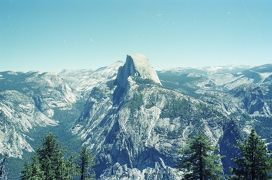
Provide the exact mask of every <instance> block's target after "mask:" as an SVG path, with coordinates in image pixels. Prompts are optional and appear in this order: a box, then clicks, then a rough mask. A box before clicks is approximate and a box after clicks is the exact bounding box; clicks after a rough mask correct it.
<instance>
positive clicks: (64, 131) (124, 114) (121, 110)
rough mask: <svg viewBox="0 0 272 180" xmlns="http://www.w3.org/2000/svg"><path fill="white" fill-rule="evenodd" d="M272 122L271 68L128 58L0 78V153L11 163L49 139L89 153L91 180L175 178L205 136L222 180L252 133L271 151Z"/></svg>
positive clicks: (0, 75) (12, 174)
mask: <svg viewBox="0 0 272 180" xmlns="http://www.w3.org/2000/svg"><path fill="white" fill-rule="evenodd" d="M271 121H272V65H271V64H266V65H262V66H257V67H248V66H228V67H203V68H175V69H168V70H161V71H156V70H155V69H154V68H153V67H152V66H151V65H150V64H149V61H148V59H147V58H146V57H145V56H143V55H140V54H136V55H128V56H127V57H126V60H125V62H124V63H123V62H121V61H119V62H116V63H114V64H112V65H110V66H107V67H103V68H99V69H97V70H73V71H70V70H64V71H61V72H59V73H50V72H12V71H6V72H0V123H1V125H0V154H2V155H5V154H6V155H8V156H9V157H10V159H11V162H14V164H17V165H18V163H17V162H23V161H25V160H26V159H27V158H28V156H30V155H31V152H33V151H34V149H35V148H36V147H37V146H38V141H39V139H41V137H42V135H43V134H45V133H46V132H48V131H53V132H55V133H57V135H58V137H60V141H61V143H62V144H63V145H67V146H68V148H69V149H71V150H73V151H77V150H78V148H80V146H81V145H87V146H89V147H90V149H91V152H92V154H93V155H94V156H95V158H96V166H95V172H96V175H97V177H98V178H99V179H178V177H179V176H180V175H182V172H179V171H178V169H177V168H176V167H177V164H178V162H179V161H180V160H181V159H182V155H181V154H180V153H179V152H180V149H182V148H183V147H185V146H186V142H187V140H188V139H189V138H191V137H193V136H195V135H196V134H198V133H199V132H204V133H205V134H206V135H207V136H208V137H209V138H210V140H211V142H212V143H213V144H214V145H216V146H217V147H218V151H219V153H220V154H221V155H222V156H223V158H222V165H223V167H224V172H225V173H229V169H228V167H230V166H232V165H233V162H232V161H231V159H232V158H233V157H234V155H235V154H236V152H237V149H236V146H235V144H236V142H237V140H239V139H242V138H244V137H246V136H247V135H248V134H249V132H250V130H251V129H252V128H254V129H256V131H257V133H258V134H259V135H261V136H262V137H263V138H264V139H266V142H267V144H268V147H269V148H270V149H272V146H271V142H272V136H271V130H272V123H271ZM11 164H12V163H11ZM19 164H20V163H19ZM21 164H22V163H21ZM15 169H16V168H15V166H14V165H11V166H10V167H9V171H10V173H9V174H10V178H9V179H16V178H18V176H19V175H18V172H19V170H20V168H17V169H18V170H17V171H16V170H15ZM16 173H17V176H16V175H15V174H16Z"/></svg>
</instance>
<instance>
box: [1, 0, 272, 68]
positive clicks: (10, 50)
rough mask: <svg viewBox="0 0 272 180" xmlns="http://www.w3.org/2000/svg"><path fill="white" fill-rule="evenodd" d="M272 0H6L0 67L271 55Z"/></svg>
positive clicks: (255, 59)
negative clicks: (141, 57)
mask: <svg viewBox="0 0 272 180" xmlns="http://www.w3.org/2000/svg"><path fill="white" fill-rule="evenodd" d="M271 8H272V1H271V0H156V1H155V0H0V70H1V71H3V70H19V71H26V70H42V71H58V70H61V69H82V68H85V69H88V68H91V69H96V68H98V67H101V66H105V65H109V64H111V63H114V62H115V61H117V60H124V59H125V56H126V54H130V53H142V54H145V55H146V56H148V57H149V59H150V62H151V63H152V65H153V66H154V67H155V68H157V69H164V68H170V67H177V66H179V67H184V66H186V67H188V66H192V67H198V66H215V65H229V64H239V65H240V64H244V65H260V64H265V63H271V62H272V10H271Z"/></svg>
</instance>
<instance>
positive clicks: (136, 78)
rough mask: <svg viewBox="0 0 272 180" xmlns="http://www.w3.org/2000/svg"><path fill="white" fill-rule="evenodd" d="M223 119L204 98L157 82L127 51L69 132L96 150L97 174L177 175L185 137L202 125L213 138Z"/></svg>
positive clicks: (220, 132)
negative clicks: (112, 76)
mask: <svg viewBox="0 0 272 180" xmlns="http://www.w3.org/2000/svg"><path fill="white" fill-rule="evenodd" d="M139 64H140V65H139ZM144 68H147V69H144ZM117 97H118V100H116V98H117ZM227 120H228V118H227V117H226V114H224V113H221V112H220V110H218V109H214V108H213V107H212V106H210V105H209V104H207V103H205V102H202V101H199V100H197V99H195V98H192V97H189V96H186V95H183V94H181V93H179V92H177V91H173V90H170V89H167V88H164V87H162V86H161V83H160V81H159V80H158V76H157V74H156V72H155V71H153V69H152V68H151V66H150V65H149V64H147V61H146V60H143V59H140V60H139V59H137V58H132V57H131V56H128V57H127V60H126V63H125V65H124V66H123V67H121V68H120V69H119V73H118V75H117V78H116V80H115V81H114V82H112V83H107V84H104V85H100V86H99V87H96V88H95V89H93V91H92V92H91V94H90V97H89V99H88V100H87V103H86V105H85V108H84V111H83V112H82V114H81V116H80V118H79V119H78V121H77V123H76V124H75V126H74V128H73V133H75V134H78V135H79V136H80V137H81V138H82V140H83V141H84V142H85V144H88V145H89V146H90V147H91V149H92V151H93V153H94V154H95V155H96V157H97V163H98V164H97V167H96V172H97V175H98V177H100V178H101V179H120V178H122V177H127V178H129V179H133V178H136V177H137V178H138V179H177V178H178V173H177V169H175V167H176V165H177V163H178V159H180V158H181V157H180V155H179V154H178V151H179V149H180V147H182V146H184V145H185V142H186V140H187V139H188V137H191V136H194V135H195V134H197V133H198V132H199V131H203V132H205V133H206V134H207V135H208V136H209V137H210V138H211V139H212V141H213V142H214V144H218V143H219V138H220V137H221V136H222V135H223V128H222V122H223V121H227Z"/></svg>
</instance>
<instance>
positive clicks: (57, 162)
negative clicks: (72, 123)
mask: <svg viewBox="0 0 272 180" xmlns="http://www.w3.org/2000/svg"><path fill="white" fill-rule="evenodd" d="M75 169H76V168H75V165H74V163H73V162H70V161H69V160H66V159H65V158H64V153H63V149H62V148H61V146H60V145H59V144H58V142H57V139H56V137H55V136H54V135H53V134H48V135H47V136H46V137H45V138H44V139H43V144H42V147H41V148H39V149H38V150H37V151H36V154H35V156H34V158H33V159H32V162H31V163H30V164H26V165H25V166H24V170H23V171H22V176H21V177H22V179H23V180H34V179H35V180H71V179H73V176H74V175H75V172H76V170H75ZM33 178H34V179H33Z"/></svg>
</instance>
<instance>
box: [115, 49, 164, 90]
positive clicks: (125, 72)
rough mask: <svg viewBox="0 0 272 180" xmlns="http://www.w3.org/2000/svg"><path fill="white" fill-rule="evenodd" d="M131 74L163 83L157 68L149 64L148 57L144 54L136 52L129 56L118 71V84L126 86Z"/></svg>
mask: <svg viewBox="0 0 272 180" xmlns="http://www.w3.org/2000/svg"><path fill="white" fill-rule="evenodd" d="M130 76H132V77H138V78H141V79H143V80H150V81H153V82H154V83H156V84H159V85H161V82H160V80H159V78H158V75H157V73H156V71H155V69H153V67H152V66H151V65H150V64H149V62H148V59H147V58H146V57H145V56H144V55H140V54H136V55H128V56H127V59H126V63H125V65H124V66H123V67H122V68H120V69H119V72H118V76H117V83H118V85H119V86H121V87H122V88H125V87H126V86H127V84H128V78H129V77H130Z"/></svg>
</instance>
